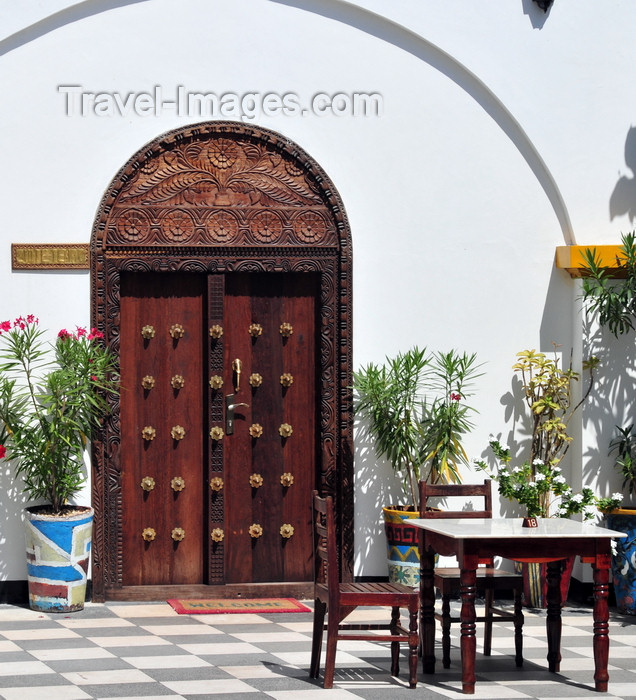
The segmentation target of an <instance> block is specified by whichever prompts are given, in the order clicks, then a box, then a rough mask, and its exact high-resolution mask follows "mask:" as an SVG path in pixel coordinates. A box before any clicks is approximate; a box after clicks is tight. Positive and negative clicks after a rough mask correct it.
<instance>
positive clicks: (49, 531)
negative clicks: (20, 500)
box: [25, 508, 93, 612]
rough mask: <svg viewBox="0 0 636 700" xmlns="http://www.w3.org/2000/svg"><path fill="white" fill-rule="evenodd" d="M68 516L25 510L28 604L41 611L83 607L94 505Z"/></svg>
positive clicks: (71, 610)
mask: <svg viewBox="0 0 636 700" xmlns="http://www.w3.org/2000/svg"><path fill="white" fill-rule="evenodd" d="M81 511H82V512H80V513H76V514H74V515H69V516H52V515H41V514H39V513H38V512H37V509H27V510H26V511H25V516H26V520H25V526H26V555H27V579H28V584H29V606H30V607H31V609H32V610H39V611H42V612H73V611H76V610H82V609H83V608H84V600H85V597H86V581H87V577H88V564H89V559H90V551H91V539H92V532H93V509H92V508H82V509H81Z"/></svg>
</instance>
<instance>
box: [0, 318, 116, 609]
mask: <svg viewBox="0 0 636 700" xmlns="http://www.w3.org/2000/svg"><path fill="white" fill-rule="evenodd" d="M102 339H103V335H102V334H101V333H100V332H99V331H97V330H96V329H93V330H91V331H86V330H85V329H83V328H77V329H76V330H75V331H74V332H69V331H67V330H61V331H60V332H59V334H58V336H57V338H56V339H55V341H54V342H48V341H47V340H46V339H45V332H44V331H43V330H42V329H41V328H40V327H39V324H38V320H37V319H36V318H35V317H34V316H31V315H29V316H27V317H19V318H17V319H16V320H15V321H12V322H10V321H5V322H3V323H1V324H0V363H1V364H0V458H4V459H7V460H9V461H10V462H11V463H12V465H13V467H14V473H15V476H16V478H19V479H22V481H23V483H24V491H25V492H26V494H27V496H28V498H29V500H32V501H36V503H35V504H34V505H32V506H29V507H28V508H27V509H26V511H25V526H26V550H27V578H28V583H29V604H30V606H31V607H32V608H33V609H35V610H43V611H48V612H68V611H72V610H80V609H82V607H83V606H84V596H85V590H86V580H87V572H88V564H89V557H90V544H91V533H92V516H93V511H92V509H91V508H90V507H88V506H80V505H77V504H74V503H73V501H74V498H75V497H76V495H77V494H78V492H79V491H80V490H81V489H82V487H83V485H84V483H85V482H86V467H85V463H84V457H85V453H86V447H87V444H88V442H89V441H90V440H91V438H92V437H93V436H94V434H95V432H96V431H97V430H98V429H99V427H100V424H101V421H102V419H103V417H104V416H105V415H106V413H107V411H108V404H107V401H106V395H107V394H109V393H110V394H112V393H115V392H117V391H118V384H117V379H116V376H115V374H114V372H115V365H116V363H115V358H114V357H113V356H112V355H111V353H110V352H109V351H108V350H107V349H106V348H105V347H104V345H103V342H102Z"/></svg>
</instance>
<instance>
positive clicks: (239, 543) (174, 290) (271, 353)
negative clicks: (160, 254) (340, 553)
mask: <svg viewBox="0 0 636 700" xmlns="http://www.w3.org/2000/svg"><path fill="white" fill-rule="evenodd" d="M318 283H319V280H318V276H317V275H314V274H311V273H309V274H304V273H303V274H293V273H284V274H283V273H281V274H270V273H228V274H225V275H222V274H221V275H209V276H206V275H202V274H174V273H171V274H162V273H127V274H125V275H123V276H122V284H121V338H120V344H121V348H120V362H121V381H122V392H121V436H122V443H121V486H122V525H123V527H122V539H123V545H122V550H123V567H122V569H123V585H125V586H133V585H177V584H181V585H188V584H190V585H191V584H250V583H266V582H272V583H275V582H293V581H296V582H297V581H310V580H311V576H312V567H311V561H312V533H311V510H310V504H311V492H312V489H313V488H314V486H315V483H316V464H317V462H316V451H317V440H316V430H317V427H316V413H317V409H316V405H317V402H316V391H317V390H316V386H317V376H316V367H317V366H318V365H317V362H316V337H315V336H316V330H315V324H316V319H315V314H316V295H317V293H318Z"/></svg>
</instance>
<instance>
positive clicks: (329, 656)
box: [322, 611, 338, 688]
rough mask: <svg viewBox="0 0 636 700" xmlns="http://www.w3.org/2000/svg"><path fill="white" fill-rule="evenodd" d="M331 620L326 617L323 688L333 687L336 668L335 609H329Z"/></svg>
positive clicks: (336, 629) (336, 632) (336, 622)
mask: <svg viewBox="0 0 636 700" xmlns="http://www.w3.org/2000/svg"><path fill="white" fill-rule="evenodd" d="M332 614H333V618H334V619H333V620H332V621H330V620H329V619H327V653H326V655H325V678H324V681H323V684H322V685H323V687H324V688H333V676H334V672H335V670H336V647H337V645H338V618H337V615H336V614H335V611H331V612H330V613H329V616H330V617H331V615H332Z"/></svg>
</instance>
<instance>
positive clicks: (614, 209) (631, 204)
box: [610, 126, 636, 222]
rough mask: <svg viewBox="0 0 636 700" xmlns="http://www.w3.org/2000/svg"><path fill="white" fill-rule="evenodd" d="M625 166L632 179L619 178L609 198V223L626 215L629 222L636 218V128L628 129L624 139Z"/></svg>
mask: <svg viewBox="0 0 636 700" xmlns="http://www.w3.org/2000/svg"><path fill="white" fill-rule="evenodd" d="M625 165H627V167H628V168H629V169H630V170H631V171H632V177H629V176H628V175H623V176H622V177H620V178H619V180H618V182H617V183H616V186H615V187H614V191H613V192H612V196H611V197H610V221H612V220H613V219H614V217H616V216H623V215H624V214H627V216H629V220H630V222H633V221H634V217H635V216H636V127H633V126H632V127H630V129H629V131H628V132H627V138H626V139H625Z"/></svg>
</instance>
